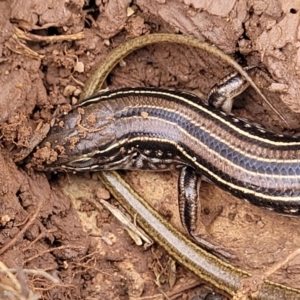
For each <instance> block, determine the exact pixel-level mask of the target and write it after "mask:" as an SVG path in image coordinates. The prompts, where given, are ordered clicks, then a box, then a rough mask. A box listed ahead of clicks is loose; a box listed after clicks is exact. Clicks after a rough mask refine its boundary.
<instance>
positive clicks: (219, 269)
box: [44, 34, 300, 299]
mask: <svg viewBox="0 0 300 300" xmlns="http://www.w3.org/2000/svg"><path fill="white" fill-rule="evenodd" d="M183 40H184V41H183ZM191 40H192V39H191V38H186V37H181V36H178V35H165V34H163V35H160V34H157V35H152V36H147V37H142V38H140V39H137V40H135V41H134V42H131V43H130V42H128V43H126V45H125V48H123V47H118V48H117V49H116V50H114V51H113V53H112V54H111V55H109V57H108V58H107V60H106V62H104V63H103V64H101V65H100V66H99V68H98V69H97V71H96V72H95V74H94V75H93V76H92V79H91V80H90V81H89V83H88V84H87V89H86V92H85V93H84V97H87V96H90V95H91V94H93V93H94V92H95V91H96V89H97V87H99V86H101V85H102V82H103V81H104V79H105V77H106V76H107V73H108V72H109V71H110V70H111V69H112V68H113V66H114V65H115V64H116V63H117V62H118V61H119V60H120V59H122V58H123V56H125V55H127V54H128V53H130V52H132V51H133V50H135V49H137V48H140V47H143V46H144V45H146V44H151V43H155V42H162V41H169V42H177V43H184V44H189V41H191ZM186 41H188V42H186ZM195 41H196V40H194V42H193V43H190V45H192V46H195V45H196V46H197V45H198V44H199V43H200V42H199V41H196V42H195ZM200 44H201V45H202V44H203V43H200ZM128 45H129V46H128ZM203 45H204V44H203ZM206 45H207V44H206ZM127 47H128V48H127ZM200 48H203V46H200ZM208 49H209V50H208V51H210V53H211V54H213V55H216V53H219V52H218V51H219V50H217V49H216V48H214V47H211V46H210V48H209V47H208ZM220 53H221V55H220V58H221V59H222V60H224V57H227V56H226V55H225V54H223V53H222V52H220ZM226 61H227V62H228V63H229V64H230V65H232V66H233V67H236V66H235V62H234V61H232V60H231V59H230V58H228V57H227V59H226ZM239 68H240V67H239V66H238V67H237V70H239V71H240V72H241V73H242V74H243V75H244V76H245V78H247V76H248V75H247V74H244V73H243V72H244V71H243V69H241V70H240V69H239ZM119 92H120V93H119V96H121V97H123V96H124V95H125V94H123V93H124V92H125V91H119ZM152 92H153V91H152ZM154 92H155V91H154ZM165 92H166V93H167V94H170V95H169V96H171V98H172V99H173V100H174V97H175V96H176V97H178V95H176V93H175V94H173V92H171V91H165ZM108 95H111V96H113V92H112V94H110V93H108ZM186 95H187V94H184V93H183V94H182V95H181V97H183V101H182V103H183V104H184V103H185V104H186V103H187V102H186V100H188V99H186ZM97 97H100V95H99V96H96V98H97ZM113 97H114V96H113ZM176 97H175V98H176ZM96 98H95V97H92V98H91V99H90V100H89V102H90V103H93V106H94V105H96V104H95V103H94V101H96ZM142 98H144V100H145V96H143V97H142ZM97 100H99V99H97ZM86 104H87V103H86ZM185 104H184V106H185ZM108 109H109V108H108ZM192 110H193V109H192ZM140 112H141V116H143V118H144V120H147V118H148V116H149V115H147V114H148V113H147V112H146V111H143V110H142V111H140ZM163 112H166V111H165V110H164V111H163ZM80 116H81V117H82V118H83V119H84V118H85V117H86V111H85V112H84V114H83V115H80ZM150 116H151V114H150ZM81 117H80V118H79V119H78V118H76V120H77V121H78V122H77V125H78V128H79V131H78V133H79V132H81V133H82V134H83V136H81V138H82V137H84V139H85V141H88V138H87V136H88V135H89V134H91V133H96V132H98V134H99V135H101V131H102V130H103V129H104V128H105V127H103V128H101V127H99V126H98V125H100V124H98V123H97V126H96V128H95V127H94V126H91V124H92V119H93V118H92V117H91V118H90V120H89V121H88V123H89V124H87V123H85V120H83V119H82V118H81ZM69 118H70V117H69ZM226 118H230V119H231V120H229V119H228V120H227V121H226V122H225V123H226V124H227V125H228V124H229V127H226V126H227V125H226V126H225V125H224V124H225V123H222V122H220V120H225V119H226ZM71 119H72V118H71ZM71 119H69V120H71ZM72 120H73V121H74V119H72ZM112 120H113V119H112ZM212 120H213V122H216V124H217V125H218V126H219V128H220V129H221V130H222V132H223V133H225V134H231V136H232V137H233V138H234V136H235V134H236V133H237V132H238V133H239V135H240V136H242V137H243V139H245V142H249V139H250V141H251V140H253V141H255V142H259V143H262V142H263V141H264V139H265V136H264V134H263V133H264V132H260V131H264V129H262V128H260V129H259V128H252V129H251V130H250V128H249V126H251V125H250V124H248V123H245V122H243V121H242V120H239V119H236V120H237V121H235V119H233V117H231V116H222V113H220V112H214V113H213V115H212ZM236 122H237V123H239V125H237V126H236ZM190 123H191V124H192V123H193V119H190ZM241 124H243V125H242V126H241ZM73 125H74V126H75V125H76V121H75V122H74V123H73ZM89 126H91V127H89ZM223 126H225V127H226V128H227V129H225V130H224V128H223V129H222V127H223ZM243 126H245V127H243ZM209 128H210V127H209ZM209 128H208V129H209ZM56 129H57V128H56ZM56 129H55V130H56ZM86 129H88V130H86ZM209 130H210V129H209ZM253 130H254V131H255V133H254V136H257V137H258V139H256V138H254V139H253V133H251V132H252V131H253ZM259 130H260V131H259ZM250 131H251V132H250ZM245 132H246V134H245ZM65 133H66V132H65ZM208 133H210V132H208ZM77 137H78V136H77ZM106 137H107V136H106ZM72 138H74V139H73V140H72V143H73V147H74V149H73V151H74V150H76V151H77V150H78V149H77V148H76V147H77V142H76V135H75V136H73V137H72ZM110 138H111V137H110ZM219 138H221V137H219ZM274 138H275V141H271V145H272V144H273V145H275V144H278V142H277V141H276V139H281V140H282V141H284V143H288V144H289V143H290V142H292V143H297V141H294V140H293V141H286V140H284V139H285V138H283V137H274ZM49 141H51V142H54V144H53V147H55V145H56V146H62V148H61V149H60V150H61V151H62V152H61V153H60V154H61V155H62V157H61V158H59V159H64V157H63V156H64V153H63V151H64V148H65V145H63V144H64V142H63V140H62V139H61V138H59V139H57V141H56V143H55V139H54V136H53V135H50V140H48V142H49ZM219 141H221V140H219ZM236 141H237V140H236ZM117 142H118V141H117ZM215 142H216V144H215V145H216V146H218V145H217V144H218V139H217V140H215ZM223 142H225V143H223V144H225V145H227V146H228V144H227V143H229V146H230V147H231V146H234V144H231V143H230V139H226V138H225V139H224V136H223ZM46 144H47V143H44V145H46ZM279 144H280V143H279ZM98 146H101V145H100V144H99V145H98ZM280 146H283V147H282V149H284V147H285V146H288V145H280ZM293 146H296V144H293ZM234 147H235V146H234ZM288 147H289V146H288ZM58 149H59V147H57V148H56V150H58ZM99 149H100V150H101V147H100V148H99V147H98V150H99ZM69 150H70V151H71V152H72V149H71V148H70V149H69ZM85 150H86V153H84V150H83V152H82V151H79V152H76V151H74V152H73V154H74V153H75V156H76V155H77V154H79V153H80V155H78V156H77V158H75V160H77V163H79V164H81V165H80V166H79V168H78V169H84V168H85V167H83V164H84V160H86V162H88V161H90V160H91V157H92V156H94V154H97V153H94V154H93V153H91V152H90V156H89V155H87V156H86V157H84V156H82V155H85V154H88V152H89V151H90V150H89V149H85ZM146 150H147V149H146ZM293 151H294V150H293ZM295 152H296V151H295ZM56 153H57V152H56ZM76 153H77V154H76ZM158 153H159V152H158ZM221 153H222V152H221ZM224 153H225V155H226V153H227V152H226V150H225V152H224ZM235 153H236V154H239V153H238V152H235ZM264 153H265V152H264V151H263V155H262V157H263V156H264ZM270 153H273V154H274V155H278V154H280V151H279V152H278V151H273V152H272V150H270ZM276 153H277V154H276ZM285 153H286V152H285ZM158 156H159V155H158ZM190 158H191V159H192V160H191V161H194V156H193V155H192V156H191V155H190ZM277 158H278V156H277V157H276V160H277ZM293 158H294V156H293V155H292V157H291V159H293ZM53 160H54V159H53ZM70 161H73V162H74V164H75V165H76V161H74V156H73V157H71V158H70ZM196 161H197V159H196ZM217 161H218V160H217V159H216V160H215V163H216V162H217ZM254 161H255V160H254ZM65 162H66V161H64V162H63V163H62V161H61V160H60V161H59V162H58V163H56V164H55V162H54V163H53V164H52V166H51V165H50V166H49V167H50V168H49V169H51V168H52V167H53V166H54V167H55V166H56V167H57V168H59V167H62V165H64V164H65ZM239 162H242V160H236V161H234V163H233V165H232V166H236V167H237V169H236V170H237V172H240V169H239ZM60 163H62V164H61V165H59V164H60ZM198 163H199V161H198ZM273 163H275V161H273ZM74 164H73V166H72V164H71V168H73V169H74V166H75V165H74ZM173 165H174V164H173ZM219 166H220V168H219V170H220V171H223V170H222V168H223V167H224V166H222V168H221V165H219ZM260 167H262V165H261V164H260ZM46 168H47V165H46ZM62 169H63V168H62ZM95 169H97V167H96V168H95ZM287 169H289V170H290V167H288V166H287ZM271 173H272V172H271ZM271 173H270V172H269V175H267V176H272V174H271ZM236 174H238V173H236ZM247 174H250V173H249V172H248V173H247ZM275 175H276V174H275ZM254 176H255V175H254ZM288 176H289V175H288ZM275 177H276V176H274V178H275ZM277 177H278V176H277ZM272 178H273V177H272ZM116 179H118V178H117V177H116ZM220 179H222V177H220ZM294 179H295V178H294ZM104 182H106V183H107V181H105V180H104ZM229 183H230V182H229ZM115 184H116V185H118V187H123V188H124V189H126V188H127V186H125V183H123V181H116V182H115ZM225 184H226V182H225ZM230 184H231V183H230ZM237 186H238V187H239V188H240V187H241V186H240V185H239V184H238V185H237ZM110 189H111V188H110ZM228 189H229V190H230V189H231V186H230V185H229V186H228ZM250 189H251V187H250ZM111 190H112V189H111ZM129 191H130V192H132V190H130V188H129ZM240 191H241V192H243V191H244V192H245V191H246V192H247V190H246V189H245V188H242V189H241V190H240ZM270 191H271V190H270ZM114 194H115V195H116V193H114ZM118 196H119V197H120V200H121V198H122V195H118ZM277 196H278V194H277V195H276V197H277ZM281 196H282V195H281ZM281 196H280V197H281ZM290 196H292V194H290ZM251 197H254V198H255V197H256V198H255V199H258V198H257V195H256V193H255V192H254V193H252V196H251ZM268 197H269V200H271V201H269V200H268V199H264V200H263V201H262V202H261V205H264V203H271V202H272V201H273V202H272V203H275V208H276V205H277V203H280V201H277V200H278V199H273V198H272V197H274V195H272V191H271V193H270V194H268ZM254 198H251V199H252V201H253V199H254ZM122 199H124V198H122ZM136 199H137V200H138V202H140V201H142V199H140V198H138V197H136ZM251 199H250V200H251ZM274 200H275V202H274ZM276 201H277V202H276ZM289 201H290V199H289ZM297 201H298V200H297ZM258 204H259V203H258ZM286 204H290V202H288V201H285V202H284V205H282V203H281V205H280V207H279V208H280V209H281V210H286V212H290V213H296V211H295V210H296V209H295V208H294V206H293V205H294V204H295V203H292V204H293V205H292V206H289V205H286ZM272 208H274V207H273V206H272ZM150 214H151V213H150ZM143 222H145V220H144V219H143V218H142V220H141V223H143ZM155 222H158V219H157V218H156V219H154V223H155ZM158 223H159V222H158ZM152 225H154V224H148V226H147V228H146V230H147V229H148V230H150V231H151V226H152ZM145 227H146V226H145ZM156 230H158V232H155V231H153V235H155V236H156V238H157V240H158V242H159V243H161V244H162V245H163V246H165V247H166V249H167V250H168V251H169V252H170V254H172V255H174V256H175V258H177V259H178V260H179V261H181V262H182V263H183V264H184V265H185V266H187V267H189V268H190V269H192V270H193V271H194V272H195V273H196V274H198V275H199V276H200V277H201V278H203V279H205V280H207V281H208V282H210V283H212V284H213V285H216V286H218V287H219V288H220V289H221V290H224V291H226V292H227V293H228V294H230V295H232V294H234V293H235V292H236V290H237V289H239V286H237V287H234V285H231V284H229V285H228V284H225V283H224V281H223V279H222V276H223V266H224V265H223V264H224V263H223V262H222V261H220V260H218V259H217V258H215V257H214V256H211V255H210V254H208V253H207V252H205V251H202V250H201V249H200V248H199V247H197V246H194V245H193V244H191V245H193V247H195V249H198V250H199V251H200V252H201V256H200V257H197V256H196V257H192V256H191V257H190V259H192V261H193V260H194V262H197V260H198V259H199V261H201V262H202V263H203V264H204V265H205V266H206V267H207V270H208V273H207V274H208V275H207V276H206V275H204V273H203V272H202V271H199V272H198V271H197V268H198V263H197V264H196V265H194V264H193V263H192V261H191V260H189V259H187V258H186V257H185V256H184V255H183V257H185V258H184V259H183V260H180V258H179V257H180V255H181V254H180V253H181V251H183V250H182V249H181V248H180V249H179V248H176V245H173V246H174V251H170V248H168V247H167V246H166V244H165V243H164V242H163V241H162V240H161V237H163V236H162V235H163V234H164V233H165V231H164V229H162V228H158V229H156ZM160 230H162V231H161V232H160ZM174 233H175V235H176V236H177V237H179V239H180V240H182V241H183V242H184V244H186V246H187V249H189V247H188V245H190V244H188V243H189V242H188V240H186V239H184V237H182V236H180V235H178V234H177V233H176V231H174ZM164 238H167V236H165V237H164ZM169 243H171V244H172V241H171V242H169ZM173 243H174V242H173ZM176 253H177V254H176ZM191 254H192V253H191ZM185 255H187V256H189V254H185ZM212 257H213V258H214V262H215V263H212V261H211V258H212ZM210 266H211V271H209V269H210ZM227 266H228V265H227ZM215 271H216V272H215ZM245 274H246V273H243V272H239V270H238V269H236V268H234V267H233V266H229V267H228V269H227V273H226V272H225V275H226V276H229V278H237V279H238V280H241V279H242V278H243V277H244V275H245ZM226 276H225V277H226ZM236 276H237V277H236ZM245 276H246V277H247V276H248V275H245ZM209 278H211V280H209ZM233 281H234V282H235V279H233ZM277 289H279V291H280V293H278V290H277ZM260 292H261V293H262V294H263V295H264V297H265V298H259V299H280V298H279V295H280V294H281V293H283V294H285V295H286V298H283V297H282V299H300V297H299V291H297V290H293V289H289V288H288V287H284V286H281V285H276V284H271V285H268V288H266V289H265V288H263V289H261V290H260ZM290 292H292V294H290ZM277 293H278V294H277ZM274 295H276V296H278V297H276V296H274ZM284 297H285V296H284Z"/></svg>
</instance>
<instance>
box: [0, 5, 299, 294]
mask: <svg viewBox="0 0 300 300" xmlns="http://www.w3.org/2000/svg"><path fill="white" fill-rule="evenodd" d="M199 3H202V4H201V5H200V4H199ZM299 10H300V2H299V1H292V0H290V1H283V0H281V1H279V0H278V1H277V0H272V1H260V0H257V1H250V0H248V1H235V0H223V1H192V0H191V1H189V0H185V1H180V0H177V1H175V0H169V1H143V0H137V1H133V2H131V1H126V0H119V1H118V0H111V1H102V2H101V1H96V3H95V2H94V1H93V2H90V3H88V1H86V2H84V1H83V0H73V1H72V0H71V1H68V2H66V1H62V0H53V1H50V0H46V1H34V0H26V1H22V0H11V1H1V2H0V14H1V17H0V23H1V24H0V28H1V34H0V80H1V101H0V130H1V153H0V166H1V172H0V183H1V184H0V200H1V201H0V226H1V230H0V262H2V263H4V264H5V266H6V267H7V268H13V269H17V270H18V279H17V280H16V282H14V281H13V280H12V278H13V277H10V278H9V277H8V276H7V273H8V271H7V270H6V271H5V266H4V265H0V269H2V270H4V274H6V275H2V276H0V284H1V285H0V295H1V296H0V298H1V299H21V296H20V295H23V297H24V298H22V299H34V298H33V296H32V294H36V295H40V299H133V298H134V299H164V297H166V296H165V295H167V296H168V297H169V299H191V298H192V297H193V296H194V295H197V294H199V293H204V294H205V293H206V292H207V291H210V289H209V288H208V287H205V286H203V283H202V282H201V281H199V280H198V279H197V278H196V277H195V276H194V275H193V274H191V273H189V272H187V271H186V270H184V269H183V268H181V267H180V266H179V265H178V266H177V269H176V281H175V285H173V284H169V281H172V280H170V278H172V276H170V270H169V264H170V263H169V257H168V255H167V254H166V253H165V252H164V251H163V249H162V248H160V247H159V246H157V245H154V246H152V247H151V249H149V250H147V251H144V250H143V248H142V247H138V246H135V244H134V243H133V241H132V240H131V239H130V237H129V236H128V235H127V233H126V232H125V231H124V230H123V229H122V227H121V226H120V225H119V223H118V222H117V221H116V220H115V219H114V218H113V217H112V216H111V215H110V213H108V212H107V211H106V210H105V209H104V208H101V209H100V211H99V210H96V208H95V206H94V205H92V204H91V203H90V201H89V200H94V201H95V200H96V201H97V200H99V199H101V198H109V195H108V194H107V192H106V191H105V190H104V189H103V188H102V187H101V184H100V183H99V181H98V180H97V178H96V176H95V175H93V174H79V175H76V174H75V175H74V174H59V175H53V174H48V175H47V177H46V175H45V174H43V173H38V172H34V173H32V174H28V172H27V170H26V168H25V166H24V165H22V164H18V165H16V164H15V163H14V161H13V154H14V153H16V152H18V151H20V150H21V149H22V148H26V147H28V143H29V137H30V136H31V135H32V133H33V132H34V131H35V130H36V129H37V128H40V127H41V125H42V124H44V123H47V122H48V123H49V122H50V120H51V116H52V114H53V112H54V110H55V109H56V108H57V107H58V106H60V107H62V106H69V105H70V104H72V103H74V102H76V99H77V98H78V95H79V94H80V91H81V90H82V87H83V85H84V82H85V81H86V79H87V78H88V76H89V75H90V74H91V72H92V70H93V68H94V67H95V66H96V65H97V63H98V62H100V61H102V60H103V59H105V55H106V54H107V53H108V52H109V51H110V50H111V49H112V48H114V47H116V46H117V45H119V44H122V43H123V42H124V41H125V40H127V39H131V38H134V37H136V36H140V35H144V34H149V33H153V32H172V33H183V34H187V35H191V36H194V37H196V38H198V39H199V40H202V41H207V42H209V43H211V44H214V45H216V46H217V47H219V48H220V49H222V50H223V51H224V52H226V53H227V54H230V55H231V56H232V57H233V58H235V60H236V61H238V62H239V63H240V64H241V65H250V66H251V65H263V66H264V67H265V68H266V69H267V70H268V72H269V73H270V75H271V76H272V78H273V80H274V84H272V86H271V87H270V89H271V91H270V90H268V91H264V92H265V94H266V95H267V97H268V98H269V99H270V101H271V102H272V103H273V104H274V106H276V108H277V109H278V110H279V111H280V112H281V114H282V115H283V116H284V117H285V119H286V120H287V121H288V123H289V124H290V127H291V128H292V129H287V128H286V126H285V125H284V124H283V122H282V121H281V120H280V119H279V118H278V116H276V115H275V114H274V113H273V112H272V111H271V110H270V108H269V107H268V106H267V105H266V104H265V103H263V102H262V100H261V99H260V98H259V97H258V96H257V95H256V94H255V93H254V92H253V91H252V90H251V89H250V90H249V91H247V92H245V93H243V95H241V96H240V97H239V99H238V105H237V108H235V110H234V113H235V114H237V115H239V116H243V117H247V118H249V119H251V120H253V121H256V122H258V123H260V124H262V125H264V126H265V127H267V128H270V129H272V130H275V131H277V132H293V133H294V132H297V129H298V128H299V125H298V124H299V121H300V115H299V112H300V103H299V101H298V99H299V91H300V88H299V85H300V76H299V71H298V70H299V68H300V50H299V45H300V44H299V40H300V31H299ZM231 71H232V70H231V69H230V68H228V66H226V65H225V64H222V63H221V62H220V61H216V60H215V59H214V58H213V57H207V55H205V54H203V53H201V52H200V51H196V50H195V49H188V48H187V47H183V46H178V45H171V44H159V45H153V46H149V47H147V48H144V49H141V50H139V51H137V52H135V53H133V54H131V55H130V56H129V57H128V58H126V59H125V64H122V66H117V67H116V68H115V69H114V70H113V72H112V73H111V75H110V76H109V78H108V80H107V85H108V86H109V87H110V88H111V89H114V88H117V87H121V86H122V87H125V86H131V87H132V86H153V87H168V88H176V89H184V90H189V91H193V90H200V91H202V92H203V93H207V92H208V91H209V89H210V88H211V87H212V86H213V85H214V84H215V83H216V82H218V81H219V80H220V79H221V78H222V77H224V76H225V75H227V74H228V73H230V72H231ZM177 175H178V174H177V173H166V174H154V173H142V172H128V174H126V177H127V180H128V181H130V182H131V183H132V185H134V187H135V188H136V189H137V190H139V192H140V193H141V194H143V195H144V196H145V197H146V198H147V199H149V201H151V203H152V204H153V206H154V207H155V208H157V209H158V210H159V211H160V212H161V213H162V214H164V215H165V216H166V217H168V218H169V219H170V222H172V223H173V224H175V225H176V226H178V228H180V230H182V229H181V227H180V224H179V221H178V215H177V194H176V193H175V192H174V191H176V181H177ZM112 203H114V204H116V205H117V201H112ZM201 204H202V220H201V221H202V224H204V225H205V226H204V227H205V232H204V233H205V235H206V236H207V237H208V239H209V240H211V241H212V242H214V243H216V244H220V245H223V246H224V247H225V248H226V249H228V250H229V251H230V252H232V253H234V254H235V255H236V256H237V257H238V259H236V260H234V261H232V264H234V265H236V266H239V267H242V268H244V269H246V270H249V271H250V272H253V273H255V274H256V275H262V274H264V272H265V271H266V270H268V269H269V268H271V267H272V266H274V265H275V264H276V263H278V262H280V261H282V260H284V259H285V258H286V257H287V256H288V255H289V254H290V253H292V252H293V251H295V250H296V249H298V247H299V244H300V229H299V228H300V226H299V225H300V220H299V219H297V218H289V217H286V216H279V215H277V214H274V213H272V212H268V211H265V210H262V209H259V208H257V207H254V206H252V205H250V204H246V203H244V202H243V201H240V200H238V199H235V198H233V197H231V196H230V195H228V194H226V193H224V192H222V191H220V190H219V189H218V188H216V187H214V186H212V185H210V184H207V183H204V184H203V185H202V188H201ZM202 227H203V226H202ZM202 231H203V230H202ZM25 269H30V270H35V269H43V270H44V271H46V272H47V273H48V274H50V275H51V276H52V277H53V278H56V279H59V282H55V281H53V280H51V279H49V278H46V277H45V276H44V275H43V274H40V273H38V274H34V275H32V274H29V275H27V274H26V272H25V273H24V272H23V271H22V270H25ZM12 274H15V273H14V271H13V273H12ZM12 276H13V275H12ZM270 279H272V280H275V281H277V282H279V283H283V284H287V285H289V286H292V287H297V288H300V284H299V282H300V257H299V256H296V258H294V259H293V260H292V261H290V262H288V263H287V264H285V265H284V266H283V267H282V268H281V269H280V270H278V271H276V272H275V273H274V274H272V275H271V276H270ZM17 283H18V284H19V286H18V284H17ZM9 289H12V290H14V291H15V296H11V295H12V294H13V292H12V291H10V292H8V290H9ZM147 296H148V298H143V297H147ZM9 297H10V298H9ZM13 297H15V298H13Z"/></svg>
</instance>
